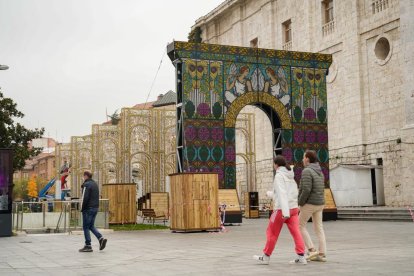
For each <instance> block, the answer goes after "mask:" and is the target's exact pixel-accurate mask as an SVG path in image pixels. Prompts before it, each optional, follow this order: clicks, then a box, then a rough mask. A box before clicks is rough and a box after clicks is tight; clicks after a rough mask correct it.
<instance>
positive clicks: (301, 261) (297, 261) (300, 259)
mask: <svg viewBox="0 0 414 276" xmlns="http://www.w3.org/2000/svg"><path fill="white" fill-rule="evenodd" d="M289 263H290V264H302V265H305V264H308V261H306V258H305V256H300V255H298V256H297V258H296V259H294V260H293V261H290V262H289Z"/></svg>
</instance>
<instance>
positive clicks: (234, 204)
mask: <svg viewBox="0 0 414 276" xmlns="http://www.w3.org/2000/svg"><path fill="white" fill-rule="evenodd" d="M218 198H219V205H220V206H222V205H226V212H225V218H224V223H225V224H228V223H242V219H243V218H242V211H241V208H240V201H239V195H238V194H237V190H236V189H219V191H218ZM222 220H223V218H222Z"/></svg>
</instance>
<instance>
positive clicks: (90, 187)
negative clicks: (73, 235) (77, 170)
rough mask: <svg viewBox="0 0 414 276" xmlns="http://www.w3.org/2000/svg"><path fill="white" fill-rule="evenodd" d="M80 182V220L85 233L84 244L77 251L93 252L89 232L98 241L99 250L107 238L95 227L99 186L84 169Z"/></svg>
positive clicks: (103, 246)
mask: <svg viewBox="0 0 414 276" xmlns="http://www.w3.org/2000/svg"><path fill="white" fill-rule="evenodd" d="M83 179H84V180H85V181H84V182H83V184H82V202H81V204H82V209H81V210H82V222H83V234H84V235H85V246H84V247H83V248H81V249H79V252H93V250H92V245H91V242H92V241H91V234H90V232H89V231H92V233H93V234H94V235H95V237H96V238H97V239H98V241H99V250H103V249H104V248H105V246H106V242H107V239H105V238H104V237H103V236H102V234H101V233H99V231H98V229H96V228H95V218H96V215H97V214H98V209H99V187H98V184H96V182H95V181H94V180H93V179H92V173H91V172H90V171H85V172H84V173H83Z"/></svg>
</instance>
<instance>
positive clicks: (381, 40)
mask: <svg viewBox="0 0 414 276" xmlns="http://www.w3.org/2000/svg"><path fill="white" fill-rule="evenodd" d="M374 54H375V57H376V58H377V60H376V62H377V63H378V64H379V65H384V64H386V63H387V62H388V61H389V60H390V58H391V55H392V44H391V38H390V37H389V36H388V35H386V34H383V35H381V36H379V37H378V38H377V39H376V42H375V44H374Z"/></svg>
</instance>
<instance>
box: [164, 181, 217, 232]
mask: <svg viewBox="0 0 414 276" xmlns="http://www.w3.org/2000/svg"><path fill="white" fill-rule="evenodd" d="M170 177H171V178H170V181H171V182H170V185H171V189H170V207H171V214H170V224H171V225H170V228H171V230H173V231H199V230H218V229H219V228H220V220H219V213H218V175H217V174H215V173H183V174H172V175H170Z"/></svg>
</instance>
